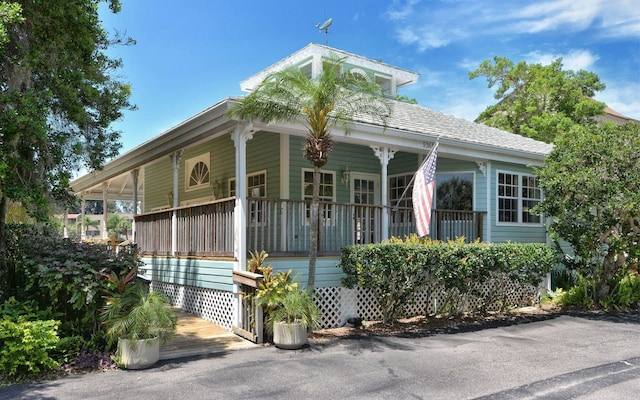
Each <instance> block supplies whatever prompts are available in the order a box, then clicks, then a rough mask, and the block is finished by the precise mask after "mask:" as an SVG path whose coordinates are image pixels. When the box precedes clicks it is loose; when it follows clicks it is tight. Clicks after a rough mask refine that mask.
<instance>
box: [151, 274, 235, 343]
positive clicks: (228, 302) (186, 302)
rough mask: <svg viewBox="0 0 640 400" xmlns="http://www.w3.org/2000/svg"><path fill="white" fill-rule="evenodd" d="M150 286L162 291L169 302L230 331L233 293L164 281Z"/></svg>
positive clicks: (233, 302)
mask: <svg viewBox="0 0 640 400" xmlns="http://www.w3.org/2000/svg"><path fill="white" fill-rule="evenodd" d="M152 288H153V290H158V291H160V292H162V293H164V294H165V295H166V296H167V297H168V298H169V299H170V300H171V304H173V305H175V306H177V307H180V308H182V309H184V310H185V311H187V312H189V313H191V314H195V315H197V316H199V317H202V318H203V319H205V320H207V321H211V322H213V323H215V324H217V325H220V326H221V327H223V328H225V329H227V330H229V331H231V326H232V325H233V311H234V307H235V306H234V305H235V301H234V296H233V293H231V292H224V291H221V290H215V289H205V288H199V287H194V286H183V285H175V284H171V283H164V282H154V283H153V284H152Z"/></svg>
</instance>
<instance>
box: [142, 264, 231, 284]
mask: <svg viewBox="0 0 640 400" xmlns="http://www.w3.org/2000/svg"><path fill="white" fill-rule="evenodd" d="M142 261H143V262H144V263H145V268H146V269H147V275H150V276H151V279H152V280H153V281H154V282H165V283H173V284H177V285H185V286H194V287H201V288H206V289H216V290H224V291H228V292H231V291H232V290H233V279H232V276H231V272H232V271H233V265H234V262H231V261H214V260H200V259H191V258H159V257H155V258H143V259H142Z"/></svg>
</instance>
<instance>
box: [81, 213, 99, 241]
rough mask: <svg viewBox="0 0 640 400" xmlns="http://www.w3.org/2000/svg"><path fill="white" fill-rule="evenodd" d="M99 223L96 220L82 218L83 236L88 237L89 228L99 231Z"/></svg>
mask: <svg viewBox="0 0 640 400" xmlns="http://www.w3.org/2000/svg"><path fill="white" fill-rule="evenodd" d="M99 227H100V221H99V220H97V219H91V218H89V217H87V216H85V217H84V234H85V236H88V235H89V228H96V229H99Z"/></svg>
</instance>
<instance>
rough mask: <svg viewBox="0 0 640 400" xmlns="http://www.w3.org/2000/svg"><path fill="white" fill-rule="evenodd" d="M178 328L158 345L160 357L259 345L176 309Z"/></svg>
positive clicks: (188, 355) (218, 351) (217, 351)
mask: <svg viewBox="0 0 640 400" xmlns="http://www.w3.org/2000/svg"><path fill="white" fill-rule="evenodd" d="M177 311H178V330H177V331H176V335H175V336H174V337H173V339H171V340H170V341H168V342H167V343H165V344H164V345H162V347H160V359H161V360H169V359H173V358H181V357H191V356H201V355H207V354H214V353H223V352H228V351H231V350H239V349H249V348H253V347H258V346H259V345H257V344H255V343H252V342H249V341H248V340H244V339H242V338H241V337H239V336H237V335H235V334H233V333H232V332H229V331H228V330H226V329H224V328H222V327H220V326H218V325H216V324H214V323H213V322H210V321H205V320H204V319H202V318H200V317H198V316H197V315H194V314H189V313H188V312H186V311H184V310H182V309H178V310H177Z"/></svg>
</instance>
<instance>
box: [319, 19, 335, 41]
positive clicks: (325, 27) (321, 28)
mask: <svg viewBox="0 0 640 400" xmlns="http://www.w3.org/2000/svg"><path fill="white" fill-rule="evenodd" d="M331 22H333V21H332V19H331V18H329V19H328V20H326V21H324V23H323V24H322V25H321V24H316V28H318V30H319V31H324V44H325V45H329V27H330V26H331Z"/></svg>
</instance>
